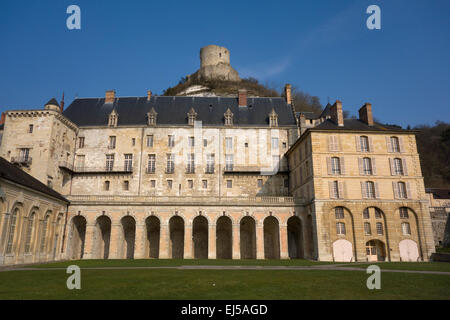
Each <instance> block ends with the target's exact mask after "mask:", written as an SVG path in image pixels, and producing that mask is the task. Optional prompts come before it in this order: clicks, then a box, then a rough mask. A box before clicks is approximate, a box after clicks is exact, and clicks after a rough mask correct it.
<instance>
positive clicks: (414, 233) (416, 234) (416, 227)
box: [395, 206, 423, 259]
mask: <svg viewBox="0 0 450 320" xmlns="http://www.w3.org/2000/svg"><path fill="white" fill-rule="evenodd" d="M401 208H406V209H407V210H408V211H407V212H408V215H409V217H408V219H399V220H401V222H409V225H410V228H411V238H413V239H414V240H416V241H417V244H418V249H419V258H420V259H423V252H422V238H421V232H420V224H419V216H418V215H417V212H416V210H414V209H413V208H411V207H408V206H399V207H398V208H397V209H396V210H395V214H396V215H398V217H399V216H400V209H401ZM400 232H402V231H401V227H400ZM402 236H403V235H402Z"/></svg>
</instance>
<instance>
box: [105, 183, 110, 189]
mask: <svg viewBox="0 0 450 320" xmlns="http://www.w3.org/2000/svg"><path fill="white" fill-rule="evenodd" d="M109 185H110V182H109V181H105V185H104V189H105V191H109Z"/></svg>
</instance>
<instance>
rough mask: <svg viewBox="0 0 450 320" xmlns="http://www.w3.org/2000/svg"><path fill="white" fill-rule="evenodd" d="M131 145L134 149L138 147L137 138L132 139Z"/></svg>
mask: <svg viewBox="0 0 450 320" xmlns="http://www.w3.org/2000/svg"><path fill="white" fill-rule="evenodd" d="M131 145H132V146H133V147H134V146H135V145H136V138H131Z"/></svg>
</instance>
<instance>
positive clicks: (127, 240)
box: [119, 215, 136, 259]
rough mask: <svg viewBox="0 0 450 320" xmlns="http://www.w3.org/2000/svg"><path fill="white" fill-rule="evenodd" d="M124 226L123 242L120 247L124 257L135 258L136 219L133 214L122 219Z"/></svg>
mask: <svg viewBox="0 0 450 320" xmlns="http://www.w3.org/2000/svg"><path fill="white" fill-rule="evenodd" d="M120 224H121V226H122V243H121V245H120V247H119V249H120V255H119V257H121V258H122V259H133V258H134V244H135V239H136V220H135V218H134V217H133V216H131V215H127V216H124V217H122V219H120Z"/></svg>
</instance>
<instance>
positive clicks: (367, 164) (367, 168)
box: [363, 158, 373, 175]
mask: <svg viewBox="0 0 450 320" xmlns="http://www.w3.org/2000/svg"><path fill="white" fill-rule="evenodd" d="M363 170H364V174H365V175H372V174H373V171H372V160H371V159H370V158H363Z"/></svg>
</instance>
